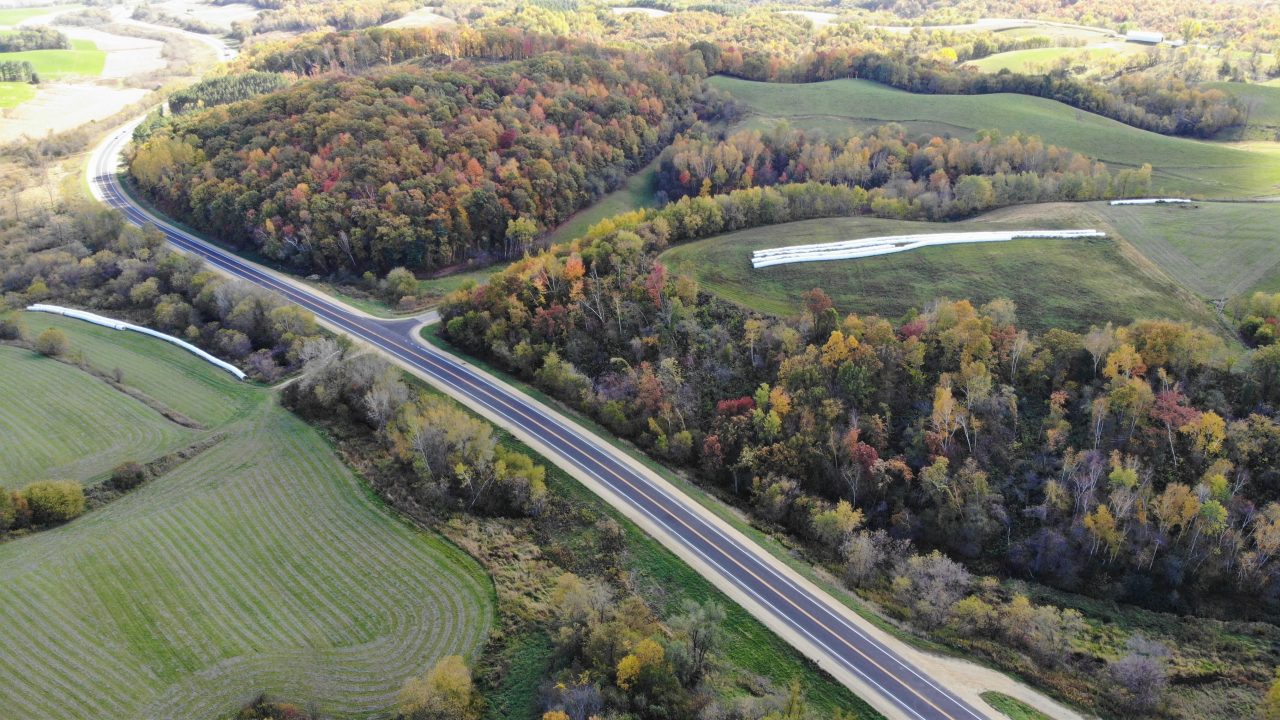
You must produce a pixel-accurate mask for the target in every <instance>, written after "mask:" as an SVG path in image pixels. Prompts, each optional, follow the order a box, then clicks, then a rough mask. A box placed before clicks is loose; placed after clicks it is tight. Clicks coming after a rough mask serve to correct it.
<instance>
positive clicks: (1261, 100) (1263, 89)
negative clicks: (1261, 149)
mask: <svg viewBox="0 0 1280 720" xmlns="http://www.w3.org/2000/svg"><path fill="white" fill-rule="evenodd" d="M1274 82H1275V81H1271V82H1268V83H1237V82H1211V83H1205V84H1204V85H1203V87H1205V88H1214V89H1217V90H1221V91H1223V92H1225V93H1227V94H1228V95H1231V96H1232V97H1234V98H1236V99H1237V100H1239V101H1240V102H1241V103H1243V104H1244V105H1245V106H1246V107H1247V108H1248V111H1249V123H1248V127H1247V129H1246V130H1247V131H1246V134H1245V137H1249V138H1254V139H1260V140H1275V139H1276V138H1277V137H1280V85H1274V84H1272V83H1274ZM1226 134H1231V136H1235V135H1238V134H1239V133H1238V131H1232V130H1228V131H1224V135H1226Z"/></svg>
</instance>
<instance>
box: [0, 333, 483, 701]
mask: <svg viewBox="0 0 1280 720" xmlns="http://www.w3.org/2000/svg"><path fill="white" fill-rule="evenodd" d="M54 322H55V323H60V324H64V325H65V327H64V330H65V331H66V333H67V335H68V337H69V338H70V345H71V347H72V348H73V349H74V348H81V349H83V350H84V351H85V354H86V356H87V357H88V359H89V361H90V362H91V363H92V362H104V363H108V364H110V365H115V364H119V365H120V366H121V367H124V368H125V373H126V378H127V379H128V382H129V383H131V384H133V385H135V386H136V387H137V388H138V389H140V390H142V391H144V392H146V393H147V394H148V395H150V396H151V397H152V398H154V399H155V400H157V401H160V402H163V403H169V404H171V405H172V406H174V407H179V406H183V407H185V409H186V410H187V411H188V412H191V413H192V414H193V415H195V416H199V417H201V418H202V419H204V420H206V421H208V422H210V424H211V430H210V432H216V434H217V435H219V436H222V439H221V440H220V441H218V442H216V444H214V445H213V446H212V447H210V448H209V449H207V450H205V451H204V452H202V453H200V454H198V455H196V456H195V457H193V458H192V459H190V460H187V461H186V462H185V463H182V464H180V465H178V466H177V467H176V468H175V469H173V470H171V471H170V472H168V473H167V474H165V475H163V476H161V477H158V478H156V479H154V480H151V481H149V482H148V483H147V484H145V485H143V486H141V487H140V488H138V489H136V490H133V491H132V492H130V493H128V494H127V495H125V496H123V497H122V498H120V499H118V500H116V501H114V502H112V503H110V504H109V505H107V506H106V507H104V508H102V509H100V510H96V511H93V512H91V513H89V514H88V515H85V516H84V517H81V518H79V519H77V520H75V521H73V522H71V523H70V524H68V525H65V526H63V527H60V528H57V529H53V530H46V531H42V532H39V533H36V534H34V535H30V536H27V537H22V538H19V539H16V540H12V541H10V542H7V543H4V544H3V545H0V676H3V677H5V678H7V680H6V683H5V684H6V700H5V703H6V710H5V714H6V715H8V714H9V713H10V712H12V713H14V714H15V716H23V717H50V718H52V717H57V718H102V717H165V718H168V717H203V718H208V717H220V716H222V715H224V714H226V713H230V712H234V711H235V710H236V709H238V708H239V707H240V706H241V705H243V704H244V703H246V702H248V701H249V700H251V699H252V698H253V697H254V696H256V695H257V694H258V693H260V692H264V691H265V692H268V693H272V694H277V695H284V696H288V697H290V698H294V699H296V700H297V701H298V702H299V703H301V704H303V705H307V704H313V705H314V706H315V707H316V708H318V709H319V710H320V711H322V712H324V713H325V716H326V717H340V718H347V717H368V716H369V715H370V714H385V713H386V712H387V711H388V709H389V708H390V707H391V706H392V705H393V703H394V700H395V694H396V692H397V691H398V690H399V688H400V685H401V683H402V682H403V680H404V679H405V678H406V677H408V676H410V675H413V674H417V673H420V672H422V671H423V669H424V668H425V667H427V666H429V665H430V664H431V662H432V661H433V660H434V659H435V658H439V657H441V656H443V655H448V654H462V655H465V656H471V655H474V653H475V652H476V651H477V649H478V647H479V645H480V643H481V642H482V640H483V638H484V636H485V633H486V630H487V628H488V627H489V624H490V622H491V621H492V616H493V600H492V585H491V583H490V581H489V580H488V578H487V577H486V576H485V574H484V572H483V571H482V570H481V569H480V568H479V567H478V566H477V565H476V563H475V562H474V561H473V560H471V559H470V558H469V557H468V556H466V555H465V554H463V553H462V552H461V551H459V550H457V549H456V548H454V547H452V546H451V545H449V544H447V543H446V542H444V541H443V540H442V539H441V538H440V537H438V536H436V535H433V534H429V533H424V532H422V531H419V530H416V529H414V528H412V527H410V526H409V525H408V524H407V523H405V522H403V521H402V520H400V519H398V518H396V517H394V516H393V515H391V514H390V513H389V512H388V511H387V510H386V509H385V508H384V507H383V506H382V504H381V503H379V502H378V501H376V500H374V499H373V498H372V497H371V496H370V494H369V493H368V491H367V490H366V489H364V488H363V487H362V486H361V484H360V482H359V481H358V480H357V479H356V478H355V477H353V475H352V474H351V472H350V471H349V470H348V469H347V468H346V467H345V466H344V465H343V464H342V463H341V462H340V461H339V460H338V458H337V456H336V455H335V454H334V452H333V450H332V449H331V448H330V446H329V445H328V444H327V443H326V442H325V441H324V440H323V439H322V437H321V436H320V434H319V433H318V432H317V431H316V430H315V429H313V428H311V427H308V426H307V425H306V424H305V423H303V422H302V421H301V420H299V419H298V418H296V417H295V416H293V415H292V414H290V413H288V412H286V411H285V410H283V409H282V408H280V407H279V405H278V404H277V401H276V397H275V394H274V393H273V392H271V391H269V390H265V389H252V388H250V387H248V386H244V385H239V384H237V383H235V381H234V380H233V379H231V378H230V376H227V375H226V374H225V373H222V371H220V370H217V369H214V368H212V367H211V366H208V365H206V364H204V363H203V362H202V361H200V360H198V359H196V358H194V357H192V356H189V355H186V356H184V354H183V353H182V351H180V350H178V349H176V348H173V347H172V346H168V345H166V344H164V343H161V342H160V341H156V340H152V339H149V338H144V337H142V336H132V335H130V334H127V333H115V334H113V335H112V338H113V339H115V340H117V341H118V343H119V344H118V345H117V346H115V347H114V348H113V349H114V352H113V353H110V354H108V353H107V352H106V348H105V346H103V345H102V344H100V342H99V340H100V338H98V337H95V336H96V335H98V334H99V333H100V332H111V331H98V330H92V329H89V326H87V325H84V324H79V326H76V325H73V324H72V323H71V322H70V321H62V320H55V321H54ZM31 324H32V326H33V327H39V326H40V325H41V324H43V323H42V321H41V319H39V318H32V323H31ZM20 363H24V364H27V365H38V366H45V367H54V366H55V365H56V369H65V371H66V372H69V373H80V372H81V371H79V370H76V369H74V368H70V367H69V366H66V365H60V364H56V361H55V360H51V359H48V358H42V357H34V356H33V354H32V353H30V352H29V351H25V350H16V349H13V348H0V372H3V373H4V374H5V375H6V376H8V375H9V373H10V372H13V371H15V370H17V369H18V367H20ZM41 369H42V370H43V369H44V368H41ZM224 376H225V377H224ZM86 377H87V376H86ZM88 382H89V383H90V384H89V385H87V386H86V385H85V384H84V383H75V382H65V383H64V384H63V385H62V390H61V393H62V395H63V400H62V401H63V402H66V403H68V404H72V403H79V404H81V406H83V407H89V406H92V405H95V404H97V403H99V402H100V401H101V400H102V398H100V397H98V396H97V395H96V394H94V392H95V391H96V392H98V393H100V392H107V393H116V394H119V393H118V391H116V390H113V389H110V388H108V387H107V386H106V385H105V384H102V383H101V382H100V381H99V380H96V379H93V378H89V379H88ZM89 388H93V390H90V389H89ZM101 388H105V390H101ZM188 391H190V392H188ZM219 391H220V394H221V395H222V396H223V397H222V399H221V401H219V399H218V397H217V396H218V394H219ZM183 395H191V396H193V399H192V400H187V401H184V400H183V398H182V396H183ZM121 397H123V395H122V396H121ZM184 402H185V403H186V404H185V405H184ZM142 411H145V412H150V413H153V414H154V411H152V410H150V409H147V408H143V410H142ZM142 411H140V412H142ZM156 417H159V416H158V415H156ZM160 422H168V421H166V420H163V419H161V420H160ZM49 429H50V430H53V431H56V430H57V429H58V428H57V427H52V428H49ZM0 437H2V436H0ZM24 438H25V436H24ZM23 447H27V443H26V441H25V440H23ZM4 454H5V455H6V456H8V455H9V454H10V453H9V452H8V451H5V452H4ZM101 459H102V460H103V462H106V461H107V460H108V459H109V458H108V457H107V456H105V455H103V456H101ZM48 469H50V470H51V469H52V468H48ZM50 688H58V691H57V692H51V691H50Z"/></svg>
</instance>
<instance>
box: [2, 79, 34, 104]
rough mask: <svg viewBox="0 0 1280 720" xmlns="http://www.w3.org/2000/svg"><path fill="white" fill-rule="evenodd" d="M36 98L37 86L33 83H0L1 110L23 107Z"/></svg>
mask: <svg viewBox="0 0 1280 720" xmlns="http://www.w3.org/2000/svg"><path fill="white" fill-rule="evenodd" d="M35 96H36V86H35V85H32V84H31V83H16V82H0V108H11V107H16V106H18V105H21V104H22V103H24V102H26V101H28V100H30V99H31V98H33V97H35Z"/></svg>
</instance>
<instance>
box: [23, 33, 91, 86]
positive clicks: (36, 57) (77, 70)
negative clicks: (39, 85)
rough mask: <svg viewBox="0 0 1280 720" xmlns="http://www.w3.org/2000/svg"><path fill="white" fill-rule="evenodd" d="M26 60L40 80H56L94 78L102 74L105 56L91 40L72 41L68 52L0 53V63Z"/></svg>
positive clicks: (32, 51)
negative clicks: (82, 77)
mask: <svg viewBox="0 0 1280 720" xmlns="http://www.w3.org/2000/svg"><path fill="white" fill-rule="evenodd" d="M6 60H11V61H14V62H21V61H23V60H26V61H27V62H30V63H31V65H32V66H33V67H35V69H36V72H37V73H39V74H40V78H41V79H42V80H56V79H59V78H64V77H71V76H77V75H78V76H95V75H101V74H102V68H103V67H104V66H105V65H106V62H107V54H106V53H105V52H103V51H102V50H99V49H98V46H97V45H96V44H95V43H94V42H93V41H92V40H72V41H71V49H70V50H26V51H23V52H7V53H0V61H6Z"/></svg>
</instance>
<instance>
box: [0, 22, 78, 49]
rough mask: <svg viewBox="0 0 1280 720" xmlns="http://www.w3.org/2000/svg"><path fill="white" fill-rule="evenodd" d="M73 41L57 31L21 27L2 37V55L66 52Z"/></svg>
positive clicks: (0, 43) (38, 27)
mask: <svg viewBox="0 0 1280 720" xmlns="http://www.w3.org/2000/svg"><path fill="white" fill-rule="evenodd" d="M70 47H71V41H70V40H68V39H67V36H66V35H63V34H62V33H60V32H58V31H57V30H55V29H53V28H51V27H47V26H43V25H37V26H35V27H19V28H16V29H14V30H11V31H8V32H5V33H4V34H2V35H0V53H7V52H24V51H27V50H66V49H68V48H70Z"/></svg>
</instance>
